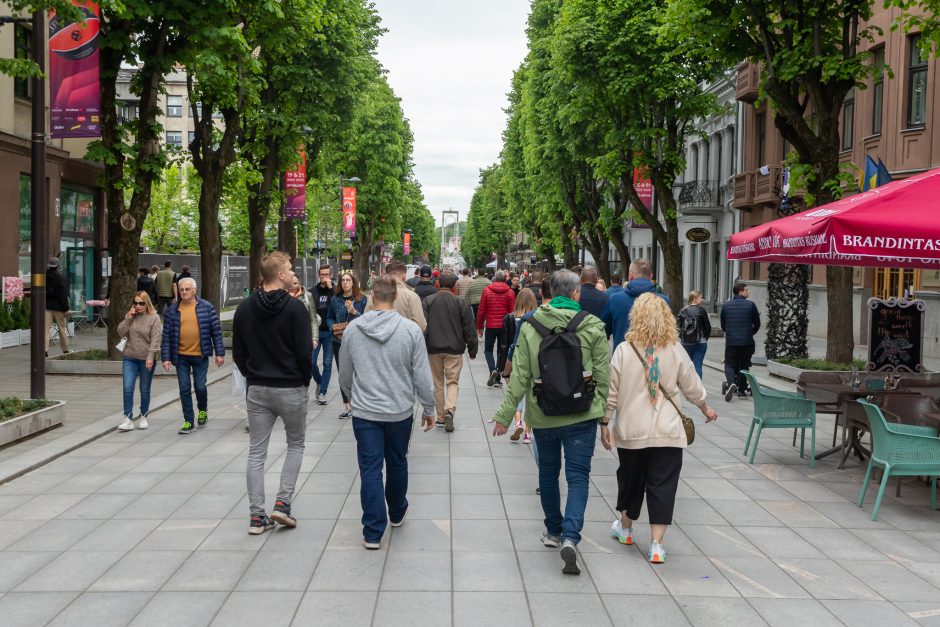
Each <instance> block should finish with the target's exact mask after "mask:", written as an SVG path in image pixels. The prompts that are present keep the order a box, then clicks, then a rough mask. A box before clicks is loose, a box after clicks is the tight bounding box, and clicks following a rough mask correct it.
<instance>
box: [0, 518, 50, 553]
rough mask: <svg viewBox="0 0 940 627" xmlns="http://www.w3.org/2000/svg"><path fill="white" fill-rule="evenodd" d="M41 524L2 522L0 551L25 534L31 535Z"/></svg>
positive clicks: (27, 521) (25, 521)
mask: <svg viewBox="0 0 940 627" xmlns="http://www.w3.org/2000/svg"><path fill="white" fill-rule="evenodd" d="M41 524H42V523H41V522H40V523H37V522H36V521H35V520H4V521H3V522H2V525H3V533H2V534H0V549H3V548H5V547H7V546H9V545H11V544H13V543H14V542H16V541H17V540H19V539H20V538H23V537H24V536H26V535H27V534H29V533H31V532H32V531H33V530H34V529H36V528H37V527H38V526H39V525H41Z"/></svg>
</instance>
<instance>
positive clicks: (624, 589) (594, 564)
mask: <svg viewBox="0 0 940 627" xmlns="http://www.w3.org/2000/svg"><path fill="white" fill-rule="evenodd" d="M622 548H623V551H622V552H619V553H582V554H581V557H582V559H583V561H584V563H585V564H587V567H588V570H590V572H591V577H592V578H593V579H594V585H595V586H596V588H597V591H598V592H600V593H601V594H604V593H608V594H613V593H623V594H630V595H637V594H643V595H666V594H669V592H668V591H667V590H666V587H665V586H664V585H663V583H662V581H661V580H660V579H659V577H658V576H657V575H656V572H655V570H654V568H653V567H652V565H651V564H650V563H649V562H648V561H646V559H645V557H646V556H645V554H642V555H641V554H640V553H639V551H637V550H636V548H635V547H630V546H623V547H622Z"/></svg>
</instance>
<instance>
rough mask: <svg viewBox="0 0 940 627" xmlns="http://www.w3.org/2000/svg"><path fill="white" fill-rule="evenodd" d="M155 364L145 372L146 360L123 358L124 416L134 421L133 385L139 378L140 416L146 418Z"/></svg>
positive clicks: (148, 410)
mask: <svg viewBox="0 0 940 627" xmlns="http://www.w3.org/2000/svg"><path fill="white" fill-rule="evenodd" d="M155 368H156V362H154V364H153V366H151V368H150V370H147V360H145V359H134V358H133V357H125V358H124V362H123V367H122V375H123V378H124V415H125V416H127V417H128V418H130V419H131V420H133V419H134V383H136V382H137V378H138V377H140V415H141V416H146V415H147V414H148V413H149V412H150V384H151V383H152V382H153V371H154V369H155Z"/></svg>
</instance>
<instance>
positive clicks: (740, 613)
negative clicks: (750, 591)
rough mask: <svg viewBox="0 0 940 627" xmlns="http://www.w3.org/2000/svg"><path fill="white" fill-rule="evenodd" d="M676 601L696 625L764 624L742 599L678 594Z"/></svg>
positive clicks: (747, 625) (701, 626) (707, 626)
mask: <svg viewBox="0 0 940 627" xmlns="http://www.w3.org/2000/svg"><path fill="white" fill-rule="evenodd" d="M676 603H678V604H679V607H680V608H681V609H682V611H683V612H684V613H685V615H686V616H687V617H688V619H689V621H691V623H692V624H693V625H696V626H697V627H727V626H737V625H740V626H741V627H753V626H754V625H763V624H765V623H764V621H763V620H762V619H761V617H760V615H758V613H757V612H755V611H754V609H753V608H752V607H751V606H750V604H749V603H748V602H747V601H745V600H744V599H716V598H710V597H683V596H678V597H676Z"/></svg>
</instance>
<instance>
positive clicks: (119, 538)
mask: <svg viewBox="0 0 940 627" xmlns="http://www.w3.org/2000/svg"><path fill="white" fill-rule="evenodd" d="M162 522H163V521H161V520H106V521H103V522H102V523H100V524H99V525H98V526H97V527H96V528H95V530H94V531H92V532H91V533H89V534H88V535H87V536H85V537H84V538H82V539H81V540H79V541H78V542H76V543H75V544H74V545H73V546H72V550H73V551H108V550H110V551H129V550H130V549H132V548H134V547H135V546H137V545H138V544H139V543H140V541H141V540H143V539H144V538H145V537H147V536H148V535H150V533H151V532H153V530H154V529H156V528H157V527H158V526H159V525H160V524H161V523H162Z"/></svg>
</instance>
